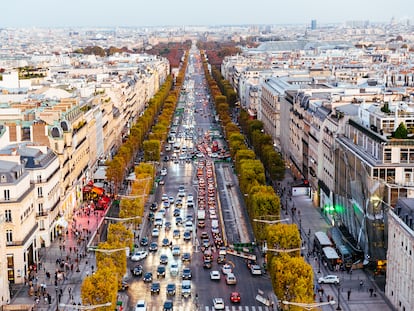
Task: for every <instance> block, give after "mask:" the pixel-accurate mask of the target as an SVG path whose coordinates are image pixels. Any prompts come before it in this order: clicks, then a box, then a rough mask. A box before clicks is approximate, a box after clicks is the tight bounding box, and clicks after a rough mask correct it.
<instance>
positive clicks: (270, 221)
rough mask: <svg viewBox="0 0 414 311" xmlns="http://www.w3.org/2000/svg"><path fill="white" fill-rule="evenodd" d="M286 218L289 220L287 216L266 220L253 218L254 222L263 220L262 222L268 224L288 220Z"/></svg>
mask: <svg viewBox="0 0 414 311" xmlns="http://www.w3.org/2000/svg"><path fill="white" fill-rule="evenodd" d="M267 216H271V215H267ZM288 220H289V218H285V219H277V220H266V219H256V218H254V219H253V221H254V222H263V223H265V224H269V225H273V224H277V223H279V222H283V221H288Z"/></svg>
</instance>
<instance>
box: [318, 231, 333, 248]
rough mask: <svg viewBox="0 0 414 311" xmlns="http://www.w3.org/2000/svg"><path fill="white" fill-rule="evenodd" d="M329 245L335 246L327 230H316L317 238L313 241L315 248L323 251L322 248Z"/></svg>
mask: <svg viewBox="0 0 414 311" xmlns="http://www.w3.org/2000/svg"><path fill="white" fill-rule="evenodd" d="M327 246H331V247H332V246H333V245H332V241H331V239H329V237H328V236H327V234H326V233H325V232H322V231H318V232H315V239H314V243H313V249H314V250H316V251H318V252H322V249H323V248H324V247H327Z"/></svg>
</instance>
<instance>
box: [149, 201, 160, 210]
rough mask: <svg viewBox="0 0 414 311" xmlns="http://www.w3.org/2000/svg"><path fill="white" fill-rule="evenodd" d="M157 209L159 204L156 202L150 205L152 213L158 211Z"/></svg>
mask: <svg viewBox="0 0 414 311" xmlns="http://www.w3.org/2000/svg"><path fill="white" fill-rule="evenodd" d="M157 208H158V207H157V203H155V202H153V203H151V205H150V210H151V211H153V212H154V211H156V210H157Z"/></svg>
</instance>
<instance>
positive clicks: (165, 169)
mask: <svg viewBox="0 0 414 311" xmlns="http://www.w3.org/2000/svg"><path fill="white" fill-rule="evenodd" d="M167 173H168V171H167V168H165V167H164V168H162V169H161V173H160V174H161V176H166V175H167Z"/></svg>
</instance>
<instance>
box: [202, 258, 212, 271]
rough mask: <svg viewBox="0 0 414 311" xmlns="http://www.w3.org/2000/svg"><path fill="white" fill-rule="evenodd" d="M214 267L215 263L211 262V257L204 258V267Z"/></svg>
mask: <svg viewBox="0 0 414 311" xmlns="http://www.w3.org/2000/svg"><path fill="white" fill-rule="evenodd" d="M212 267H213V263H212V262H211V259H210V258H208V259H207V258H206V259H204V262H203V268H205V269H211V268H212Z"/></svg>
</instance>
